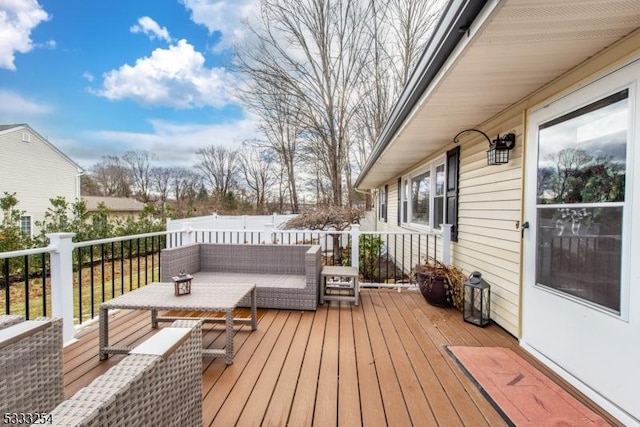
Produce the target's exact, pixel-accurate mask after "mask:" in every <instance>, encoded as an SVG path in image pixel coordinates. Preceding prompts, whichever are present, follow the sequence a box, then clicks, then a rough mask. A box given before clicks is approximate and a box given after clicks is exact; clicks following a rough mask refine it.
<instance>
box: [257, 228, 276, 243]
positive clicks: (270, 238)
mask: <svg viewBox="0 0 640 427" xmlns="http://www.w3.org/2000/svg"><path fill="white" fill-rule="evenodd" d="M275 230H276V229H275V227H274V226H273V224H265V225H264V232H265V234H266V235H267V238H266V239H264V240H263V241H262V243H266V244H270V243H276V242H275V237H276V236H275ZM260 234H262V233H260Z"/></svg>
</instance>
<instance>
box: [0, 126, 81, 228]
mask: <svg viewBox="0 0 640 427" xmlns="http://www.w3.org/2000/svg"><path fill="white" fill-rule="evenodd" d="M24 133H29V135H30V136H29V139H30V142H25V141H23V134H24ZM78 176H79V172H78V169H77V167H76V165H74V164H73V163H72V162H70V161H69V159H67V158H66V157H64V156H63V155H61V153H60V152H58V151H57V150H55V149H54V148H53V147H52V146H51V145H50V144H49V143H48V142H46V141H43V140H42V139H40V137H39V136H38V135H37V134H34V133H31V132H30V130H29V129H28V128H21V127H17V128H15V130H14V129H12V130H11V131H5V132H2V133H0V195H2V194H4V192H5V191H6V192H7V193H16V197H17V198H18V202H19V203H18V206H17V208H18V209H19V210H21V211H24V212H25V215H28V216H31V220H32V232H33V233H36V234H37V233H38V230H36V228H35V222H36V221H42V220H43V219H44V214H45V212H46V210H47V208H49V207H50V206H51V203H50V202H49V199H52V198H54V197H58V196H62V197H64V198H65V199H66V200H67V201H68V202H73V201H75V199H76V198H79V197H80V194H79V185H78V182H79V178H78Z"/></svg>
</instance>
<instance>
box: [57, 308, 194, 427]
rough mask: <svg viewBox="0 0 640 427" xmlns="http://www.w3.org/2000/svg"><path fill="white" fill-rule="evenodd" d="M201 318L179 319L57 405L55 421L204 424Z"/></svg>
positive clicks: (178, 426) (77, 423)
mask: <svg viewBox="0 0 640 427" xmlns="http://www.w3.org/2000/svg"><path fill="white" fill-rule="evenodd" d="M201 326H202V321H201V320H178V321H175V322H174V323H173V324H172V325H171V327H167V328H163V329H161V330H160V331H159V332H158V333H157V334H155V335H153V336H152V337H151V338H149V339H147V340H146V341H144V342H143V343H142V344H140V345H139V346H138V347H136V348H134V349H133V350H131V352H130V353H129V354H128V355H127V356H126V357H125V358H124V359H122V360H121V361H120V362H118V364H117V365H115V366H114V367H112V368H111V369H109V370H108V371H107V372H106V373H104V374H102V375H101V376H100V377H98V378H96V379H95V380H94V381H93V382H92V383H91V384H89V385H88V386H86V387H84V388H83V389H81V390H79V391H78V392H77V393H76V394H74V395H73V396H72V397H71V398H69V399H67V400H65V401H64V402H62V403H61V404H60V405H58V406H57V407H56V408H55V409H54V410H53V411H52V412H51V413H50V417H49V418H50V420H51V421H52V424H51V425H54V426H65V427H71V426H87V427H89V426H91V427H94V426H128V425H131V426H133V425H135V426H149V427H156V426H163V427H164V426H167V427H172V426H175V427H182V426H201V425H202V329H201Z"/></svg>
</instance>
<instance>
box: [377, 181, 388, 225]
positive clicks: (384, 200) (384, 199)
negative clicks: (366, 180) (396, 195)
mask: <svg viewBox="0 0 640 427" xmlns="http://www.w3.org/2000/svg"><path fill="white" fill-rule="evenodd" d="M379 194H380V195H379V197H380V199H379V202H378V206H379V207H380V220H381V221H384V222H387V204H388V202H389V186H388V185H385V186H384V189H383V190H381V191H380V193H379Z"/></svg>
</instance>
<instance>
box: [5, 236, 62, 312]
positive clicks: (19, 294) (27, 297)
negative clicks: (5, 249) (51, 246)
mask: <svg viewBox="0 0 640 427" xmlns="http://www.w3.org/2000/svg"><path fill="white" fill-rule="evenodd" d="M12 254H15V255H12ZM0 255H2V258H0V266H1V268H0V287H1V288H2V292H1V293H0V301H1V304H2V307H3V312H4V314H17V315H22V316H24V317H25V318H26V319H34V318H37V317H41V316H48V315H50V311H51V271H50V256H49V253H48V251H47V249H46V248H41V249H29V250H25V251H15V252H10V253H5V254H0Z"/></svg>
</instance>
